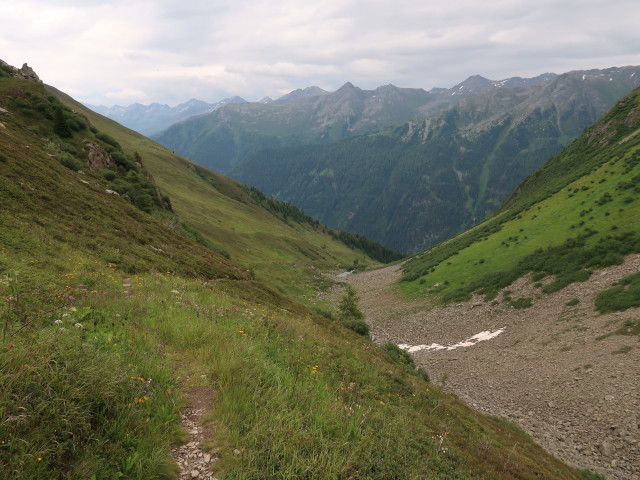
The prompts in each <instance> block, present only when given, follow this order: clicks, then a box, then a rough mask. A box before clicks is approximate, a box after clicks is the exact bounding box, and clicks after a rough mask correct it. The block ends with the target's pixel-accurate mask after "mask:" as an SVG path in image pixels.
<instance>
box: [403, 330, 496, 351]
mask: <svg viewBox="0 0 640 480" xmlns="http://www.w3.org/2000/svg"><path fill="white" fill-rule="evenodd" d="M504 330H505V329H504V327H503V328H500V329H498V330H496V331H495V332H490V331H489V330H485V331H484V332H480V333H478V334H476V335H474V336H473V337H469V338H467V339H466V340H463V341H462V342H458V343H456V344H454V345H447V346H444V345H440V344H437V343H432V344H431V345H408V344H406V343H401V344H399V345H398V347H400V348H401V349H403V350H406V351H407V352H409V353H414V352H419V351H421V350H427V351H432V350H455V349H456V348H461V347H471V346H473V345H475V344H476V343H478V342H484V341H485V340H491V339H492V338H495V337H497V336H498V335H500V334H501V333H502V332H504Z"/></svg>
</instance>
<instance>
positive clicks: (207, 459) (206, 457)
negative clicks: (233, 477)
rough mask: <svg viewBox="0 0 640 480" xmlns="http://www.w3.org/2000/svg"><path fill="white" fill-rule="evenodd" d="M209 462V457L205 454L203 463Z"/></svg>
mask: <svg viewBox="0 0 640 480" xmlns="http://www.w3.org/2000/svg"><path fill="white" fill-rule="evenodd" d="M210 461H211V455H209V454H206V455H205V456H204V463H209V462H210Z"/></svg>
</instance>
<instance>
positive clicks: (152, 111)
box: [87, 96, 246, 135]
mask: <svg viewBox="0 0 640 480" xmlns="http://www.w3.org/2000/svg"><path fill="white" fill-rule="evenodd" d="M245 101H246V100H244V99H243V98H240V97H237V96H236V97H232V98H225V99H224V100H220V101H219V102H216V103H207V102H204V101H202V100H196V99H195V98H192V99H191V100H188V101H186V102H184V103H181V104H179V105H176V106H175V107H170V106H169V105H164V104H160V103H152V104H150V105H142V104H141V103H134V104H132V105H128V106H126V107H123V106H120V105H114V106H113V107H105V106H104V105H97V106H96V105H87V107H89V108H90V109H91V110H93V111H94V112H98V113H99V114H101V115H104V116H105V117H108V118H111V119H112V120H115V121H116V122H118V123H120V124H122V125H124V126H125V127H129V128H130V129H131V130H135V131H136V132H140V133H142V134H143V135H152V134H154V133H158V132H161V131H163V130H165V129H166V128H169V127H170V126H171V125H173V124H174V123H178V122H180V121H182V120H184V119H187V118H190V117H193V116H196V115H204V114H206V113H211V112H213V111H214V110H217V109H218V108H220V107H222V106H224V105H228V104H230V103H244V102H245Z"/></svg>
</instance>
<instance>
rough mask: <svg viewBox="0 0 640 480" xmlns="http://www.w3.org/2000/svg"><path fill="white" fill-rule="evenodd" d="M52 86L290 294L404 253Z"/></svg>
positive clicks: (226, 247) (187, 210)
mask: <svg viewBox="0 0 640 480" xmlns="http://www.w3.org/2000/svg"><path fill="white" fill-rule="evenodd" d="M52 91H53V92H54V93H55V94H56V95H57V96H58V97H59V98H60V99H61V100H62V102H63V103H65V104H66V105H67V106H68V107H69V108H71V109H72V110H74V111H77V112H80V113H81V114H82V115H83V116H84V117H86V118H87V119H89V120H90V122H91V124H92V125H95V126H96V127H97V128H98V129H99V130H100V131H101V132H106V133H107V134H108V135H110V136H113V137H116V138H118V141H119V142H120V143H121V144H122V146H123V148H124V149H125V150H126V151H129V152H138V153H139V155H140V157H141V158H142V161H143V163H144V166H145V168H146V169H147V170H148V171H149V172H150V173H151V174H152V175H153V179H154V182H155V183H156V184H157V185H158V187H159V188H160V189H161V191H162V192H164V194H166V195H168V197H169V198H170V199H171V205H172V208H173V211H174V212H175V213H176V214H177V215H178V217H179V218H180V219H181V221H183V222H186V224H187V225H189V226H190V227H191V228H192V229H195V231H197V232H198V235H200V236H201V237H202V239H203V240H204V241H205V243H206V244H207V245H209V246H211V247H212V248H213V249H214V250H217V251H220V252H222V253H224V254H225V255H227V256H229V257H230V258H231V259H233V260H234V261H236V262H238V263H240V264H242V265H244V266H245V267H246V268H247V269H251V270H252V271H254V272H255V274H256V275H258V277H259V278H261V279H264V280H268V281H269V282H270V283H272V284H273V285H277V286H278V287H279V288H282V289H284V290H286V291H288V292H289V293H293V294H296V295H298V296H301V295H303V294H309V293H310V292H313V291H315V290H314V287H316V286H318V285H322V284H324V283H325V282H324V280H322V278H321V277H320V276H319V275H318V273H317V269H318V268H320V269H325V270H327V269H333V270H337V269H341V268H348V267H350V266H353V264H354V262H356V261H357V262H356V263H358V264H359V265H363V264H367V263H372V262H375V261H382V262H388V261H392V260H397V259H399V258H401V255H399V254H398V253H396V252H393V251H391V250H389V249H386V248H384V247H381V246H380V245H376V244H374V243H373V242H370V241H367V240H366V239H365V240H364V241H361V240H362V239H361V238H359V237H358V238H356V237H355V236H353V235H349V234H346V233H342V234H340V233H339V232H337V231H334V230H332V229H329V228H327V227H325V226H324V225H321V224H319V223H318V221H317V220H315V219H313V218H311V217H309V216H307V215H305V214H304V213H303V212H301V211H300V210H299V209H297V208H296V207H292V206H290V205H287V204H284V203H282V202H275V201H272V200H270V199H268V198H266V197H265V196H264V195H262V194H261V193H260V192H258V191H257V190H255V189H252V188H248V187H246V186H244V185H242V184H240V183H238V182H236V181H233V180H231V179H229V178H227V177H224V176H222V175H220V174H217V173H214V172H211V171H209V170H206V169H205V168H202V167H200V166H197V165H195V164H193V163H191V162H188V161H187V160H185V159H183V158H181V157H179V156H177V155H175V154H174V153H173V152H171V151H170V150H167V149H166V148H164V147H162V146H161V145H158V144H157V143H155V142H153V141H151V140H149V139H147V138H146V137H143V136H142V135H139V134H137V133H135V132H133V131H131V130H128V129H126V128H124V127H122V126H121V125H119V124H117V123H115V122H113V121H111V120H109V119H107V118H105V117H102V116H101V115H98V114H96V113H94V112H92V111H91V110H89V109H87V108H86V107H84V106H83V105H81V104H80V103H78V102H76V101H74V100H73V99H71V98H70V97H68V96H66V95H64V94H62V93H61V92H58V91H55V90H53V89H52ZM340 238H342V240H341V239H340ZM354 246H355V247H356V248H355V249H354V248H353V247H354ZM371 257H373V260H372V258H371ZM301 278H304V281H302V282H301V281H300V279H301Z"/></svg>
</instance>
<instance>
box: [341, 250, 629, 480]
mask: <svg viewBox="0 0 640 480" xmlns="http://www.w3.org/2000/svg"><path fill="white" fill-rule="evenodd" d="M638 271H640V256H639V255H635V256H631V257H629V258H627V260H626V262H625V264H624V265H620V266H614V267H609V268H606V269H603V270H599V271H596V272H595V273H594V274H593V275H592V277H591V279H590V280H589V281H587V282H584V283H575V284H572V285H569V286H568V287H566V288H565V289H563V290H561V291H560V292H557V293H554V294H551V295H543V294H541V293H540V290H539V289H537V288H534V286H533V285H532V282H531V281H529V280H528V279H520V280H518V281H517V282H516V283H515V284H514V285H512V286H511V287H509V290H511V292H512V293H511V295H512V297H513V298H520V297H532V298H533V306H532V307H529V308H524V309H514V308H513V307H511V306H508V305H506V303H504V302H500V303H499V304H495V302H493V303H492V302H488V303H485V302H484V301H483V300H482V299H481V298H479V297H478V298H474V299H473V300H471V301H469V302H464V303H457V304H452V305H448V306H441V305H436V304H434V303H433V301H432V300H430V299H429V298H428V297H425V298H424V299H422V300H416V301H410V302H407V300H406V299H403V298H402V297H401V296H399V295H398V294H397V293H395V292H394V290H393V287H392V285H393V283H394V282H395V281H396V280H397V279H398V278H399V277H400V274H401V272H400V270H399V267H397V266H392V267H387V268H384V269H380V270H375V271H369V272H364V273H361V274H357V275H350V276H348V277H345V278H344V279H341V280H346V281H347V282H349V283H350V284H352V285H353V286H354V287H355V288H356V290H357V292H358V294H359V296H360V308H361V309H362V311H363V312H365V314H366V317H367V321H368V322H369V323H370V325H371V327H372V336H373V338H374V340H375V341H376V342H377V343H385V342H393V343H396V344H407V345H414V346H415V345H431V344H433V343H436V344H439V345H443V346H451V345H455V344H458V343H460V342H463V341H464V340H466V339H469V338H471V337H473V336H474V335H477V334H479V333H480V332H486V331H489V332H496V331H498V330H500V329H504V330H503V331H502V332H501V333H500V334H498V335H496V336H495V337H494V338H491V339H489V340H486V341H480V342H477V343H475V344H474V345H472V346H468V347H459V348H455V349H440V350H420V351H416V352H415V353H413V356H414V358H415V360H416V364H418V365H420V366H423V367H425V369H426V370H427V371H428V372H429V374H430V376H431V380H432V382H434V383H438V384H443V385H444V388H445V389H447V390H450V391H453V392H455V393H456V394H458V395H459V396H461V397H462V398H464V399H465V400H466V401H467V402H468V403H469V404H471V405H473V406H474V407H475V408H476V409H478V410H481V411H484V412H486V413H489V414H492V415H498V416H501V417H506V418H508V419H510V420H512V421H513V422H515V423H517V424H518V425H520V426H521V427H522V428H523V429H524V430H526V431H527V432H528V433H529V434H530V435H531V436H532V437H533V438H534V439H535V440H536V441H537V442H538V443H539V444H541V445H542V446H544V447H545V448H546V449H547V450H549V451H550V452H552V453H554V454H555V455H557V456H558V457H560V458H561V459H563V460H565V461H566V462H568V463H570V464H572V465H574V466H576V467H578V468H587V469H590V470H593V471H597V472H599V473H601V474H603V475H605V476H606V477H607V478H608V479H617V480H640V370H639V369H638V365H640V342H639V340H640V338H639V337H638V336H637V335H609V336H606V335H607V334H610V333H612V332H614V331H616V330H618V329H619V328H620V327H622V326H623V325H624V323H625V321H628V320H632V321H634V322H635V321H638V319H640V309H630V310H627V311H625V312H621V313H612V314H605V315H601V314H599V313H598V312H596V311H595V309H594V299H595V296H596V294H597V293H598V292H599V291H602V290H604V289H606V288H608V287H609V286H611V285H612V283H613V282H615V281H616V280H619V279H620V278H622V277H624V276H625V275H628V274H630V273H635V272H638ZM334 293H335V294H336V295H337V294H338V292H334ZM501 298H502V297H501V296H498V300H500V299H501ZM576 298H578V299H580V301H579V303H577V304H576V305H572V306H570V305H571V304H572V303H575V300H573V299H576ZM572 300H573V302H572ZM567 303H569V304H570V305H567ZM603 336H606V338H602V337H603ZM515 448H517V446H516V447H515Z"/></svg>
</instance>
